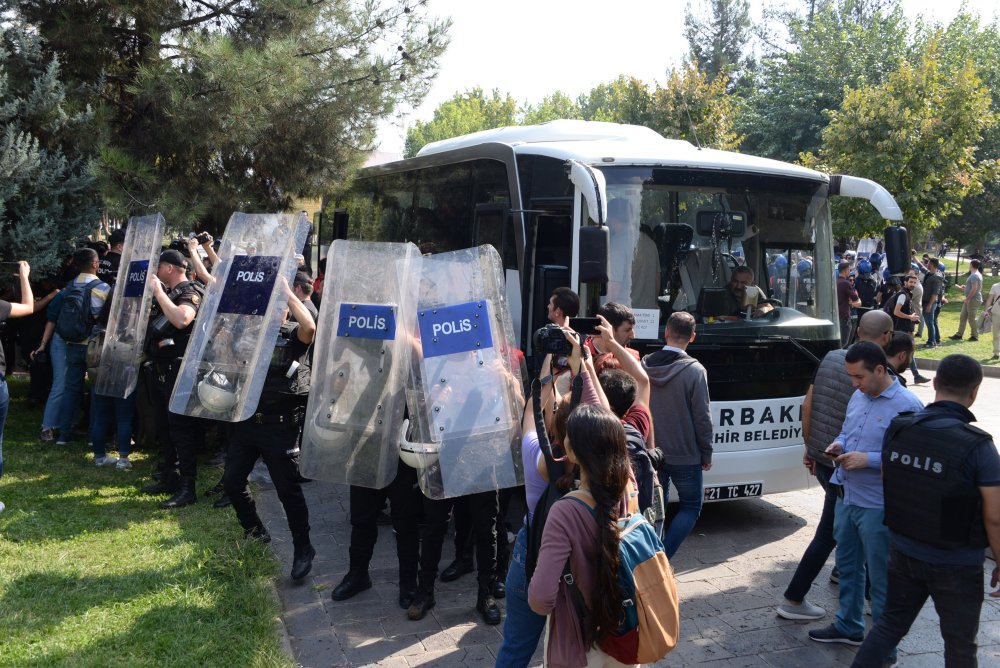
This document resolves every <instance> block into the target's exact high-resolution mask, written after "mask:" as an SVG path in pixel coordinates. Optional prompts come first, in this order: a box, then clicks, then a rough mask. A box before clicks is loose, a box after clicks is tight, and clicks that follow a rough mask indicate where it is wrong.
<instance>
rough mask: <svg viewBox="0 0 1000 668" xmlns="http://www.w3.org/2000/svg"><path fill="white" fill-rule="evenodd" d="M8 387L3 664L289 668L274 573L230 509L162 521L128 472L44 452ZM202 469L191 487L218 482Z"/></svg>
mask: <svg viewBox="0 0 1000 668" xmlns="http://www.w3.org/2000/svg"><path fill="white" fill-rule="evenodd" d="M26 389H27V388H26V382H25V381H23V380H19V379H13V380H12V382H11V394H12V401H11V407H10V414H9V415H8V419H7V428H6V430H5V433H4V453H3V454H4V477H3V478H2V479H0V500H2V501H3V502H4V503H5V504H6V505H7V510H5V511H4V512H2V513H0V666H18V667H23V666H170V667H171V668H175V667H179V666H289V665H292V664H291V663H290V662H289V661H288V660H287V659H286V658H285V657H284V655H283V654H282V653H281V651H280V649H279V644H278V636H277V633H276V629H275V624H274V620H275V617H276V616H277V614H278V612H279V609H278V604H277V601H276V600H275V597H274V594H273V590H272V586H271V582H272V580H273V578H274V577H275V576H276V575H277V568H278V564H277V561H276V560H275V559H274V557H273V556H272V555H271V554H270V553H269V552H268V551H267V549H266V548H265V547H264V546H261V545H259V544H245V543H244V542H243V540H242V530H241V529H240V528H239V525H238V524H237V522H236V518H235V517H234V515H233V512H232V510H231V509H224V510H216V509H213V508H212V506H211V504H210V503H198V504H196V505H194V506H191V507H188V508H183V509H181V510H179V511H166V510H160V509H159V508H157V507H156V503H155V501H156V499H155V498H151V497H146V496H143V495H141V494H139V493H138V487H139V486H140V485H141V484H146V483H148V478H147V477H146V476H147V474H148V472H149V471H150V468H151V460H150V457H151V456H152V455H153V453H142V452H139V453H135V454H134V455H133V457H132V460H133V462H134V464H135V468H134V469H133V470H132V471H119V470H117V469H114V468H96V467H95V466H94V463H93V456H92V455H91V454H90V451H89V448H88V447H87V446H86V445H85V444H83V443H75V444H69V445H64V446H55V445H42V444H41V443H39V442H38V440H37V435H38V425H39V421H40V419H41V415H40V411H38V410H30V409H28V408H27V406H26V405H25V402H24V401H23V399H22V398H21V395H23V394H24V393H25V391H26ZM218 476H219V471H218V470H212V469H209V468H208V467H202V478H201V480H200V481H199V483H200V484H199V489H205V488H207V487H208V486H210V485H211V484H213V483H214V482H215V481H216V480H218Z"/></svg>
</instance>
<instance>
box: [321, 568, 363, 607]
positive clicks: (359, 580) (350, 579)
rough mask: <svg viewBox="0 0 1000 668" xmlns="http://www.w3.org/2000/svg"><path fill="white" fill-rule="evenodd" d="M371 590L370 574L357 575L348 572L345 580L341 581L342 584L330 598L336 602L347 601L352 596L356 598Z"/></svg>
mask: <svg viewBox="0 0 1000 668" xmlns="http://www.w3.org/2000/svg"><path fill="white" fill-rule="evenodd" d="M371 588H372V580H371V578H370V577H368V573H358V574H355V573H351V572H350V571H348V573H347V575H345V576H344V579H343V580H341V581H340V584H339V585H337V586H336V587H334V589H333V593H332V594H330V598H332V599H333V600H334V601H346V600H347V599H349V598H351V597H352V596H356V595H357V594H360V593H361V592H363V591H365V590H366V589H371Z"/></svg>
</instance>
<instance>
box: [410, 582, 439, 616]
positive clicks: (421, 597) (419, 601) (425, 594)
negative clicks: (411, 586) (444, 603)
mask: <svg viewBox="0 0 1000 668" xmlns="http://www.w3.org/2000/svg"><path fill="white" fill-rule="evenodd" d="M435 603H436V601H435V600H434V589H433V587H431V588H427V587H421V588H420V589H418V590H417V595H416V598H414V599H413V602H412V603H410V607H409V608H408V609H407V610H406V616H407V617H409V618H410V619H411V620H413V621H418V620H421V619H423V618H424V617H425V616H426V615H427V611H428V610H430V609H431V608H433V607H434V604H435Z"/></svg>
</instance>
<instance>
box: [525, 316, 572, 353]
mask: <svg viewBox="0 0 1000 668" xmlns="http://www.w3.org/2000/svg"><path fill="white" fill-rule="evenodd" d="M532 341H533V342H534V344H535V354H536V355H545V354H547V353H551V354H552V355H553V356H556V357H558V356H566V355H569V354H571V353H572V352H573V344H572V343H570V342H569V341H567V340H566V336H565V335H564V334H563V331H562V329H561V328H560V327H559V325H556V324H552V323H550V324H548V325H545V326H544V327H540V328H539V329H538V330H536V331H535V335H534V336H533V337H532Z"/></svg>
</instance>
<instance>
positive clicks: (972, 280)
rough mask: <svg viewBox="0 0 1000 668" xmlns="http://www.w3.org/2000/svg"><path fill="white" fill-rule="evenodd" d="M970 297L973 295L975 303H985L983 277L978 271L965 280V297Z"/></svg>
mask: <svg viewBox="0 0 1000 668" xmlns="http://www.w3.org/2000/svg"><path fill="white" fill-rule="evenodd" d="M969 295H972V300H973V301H977V302H981V301H983V275H982V274H980V273H979V272H978V271H974V272H972V273H971V274H969V277H968V278H967V279H965V296H966V297H968V296H969Z"/></svg>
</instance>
